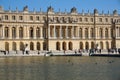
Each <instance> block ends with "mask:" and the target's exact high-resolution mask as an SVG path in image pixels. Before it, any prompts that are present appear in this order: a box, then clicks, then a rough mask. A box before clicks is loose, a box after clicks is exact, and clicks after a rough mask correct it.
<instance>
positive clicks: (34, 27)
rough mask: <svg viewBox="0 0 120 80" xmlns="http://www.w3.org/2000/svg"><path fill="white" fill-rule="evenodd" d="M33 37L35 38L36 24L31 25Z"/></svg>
mask: <svg viewBox="0 0 120 80" xmlns="http://www.w3.org/2000/svg"><path fill="white" fill-rule="evenodd" d="M33 37H34V39H36V26H33Z"/></svg>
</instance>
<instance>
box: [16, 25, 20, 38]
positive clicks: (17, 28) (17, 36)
mask: <svg viewBox="0 0 120 80" xmlns="http://www.w3.org/2000/svg"><path fill="white" fill-rule="evenodd" d="M16 38H17V39H19V26H17V27H16Z"/></svg>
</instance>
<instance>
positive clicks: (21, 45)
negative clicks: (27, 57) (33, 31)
mask: <svg viewBox="0 0 120 80" xmlns="http://www.w3.org/2000/svg"><path fill="white" fill-rule="evenodd" d="M20 50H22V51H23V50H24V43H23V42H20Z"/></svg>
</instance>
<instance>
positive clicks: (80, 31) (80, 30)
mask: <svg viewBox="0 0 120 80" xmlns="http://www.w3.org/2000/svg"><path fill="white" fill-rule="evenodd" d="M79 37H80V38H82V28H80V29H79Z"/></svg>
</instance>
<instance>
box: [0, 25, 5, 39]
mask: <svg viewBox="0 0 120 80" xmlns="http://www.w3.org/2000/svg"><path fill="white" fill-rule="evenodd" d="M1 32H2V38H3V39H4V37H5V27H4V26H2V31H1Z"/></svg>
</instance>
